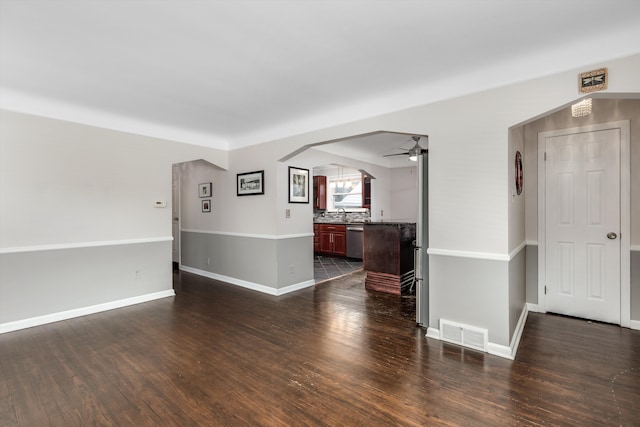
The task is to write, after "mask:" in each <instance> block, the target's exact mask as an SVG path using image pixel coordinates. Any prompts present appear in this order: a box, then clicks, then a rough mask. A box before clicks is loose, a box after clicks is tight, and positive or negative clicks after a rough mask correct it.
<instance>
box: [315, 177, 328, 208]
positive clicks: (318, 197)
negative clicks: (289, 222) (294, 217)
mask: <svg viewBox="0 0 640 427" xmlns="http://www.w3.org/2000/svg"><path fill="white" fill-rule="evenodd" d="M313 209H327V177H326V176H322V175H315V176H314V177H313Z"/></svg>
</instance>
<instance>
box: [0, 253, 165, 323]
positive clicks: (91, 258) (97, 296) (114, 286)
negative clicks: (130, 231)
mask: <svg viewBox="0 0 640 427" xmlns="http://www.w3.org/2000/svg"><path fill="white" fill-rule="evenodd" d="M136 270H139V271H140V275H139V278H136ZM172 289H173V281H172V272H171V241H162V242H153V243H139V244H118V245H112V246H94V247H84V248H71V249H54V250H35V251H25V252H13V253H4V254H1V255H0V325H1V324H5V323H9V322H17V321H24V320H26V319H31V318H36V317H40V316H47V315H53V314H57V313H61V312H65V311H71V310H78V309H83V308H86V307H89V306H94V305H99V304H106V303H111V302H115V301H119V300H124V299H128V298H135V297H140V296H143V295H149V294H154V293H157V292H162V291H172Z"/></svg>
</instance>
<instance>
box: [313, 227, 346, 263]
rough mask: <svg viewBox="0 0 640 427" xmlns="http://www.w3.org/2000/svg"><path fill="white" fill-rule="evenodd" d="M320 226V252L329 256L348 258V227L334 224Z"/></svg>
mask: <svg viewBox="0 0 640 427" xmlns="http://www.w3.org/2000/svg"><path fill="white" fill-rule="evenodd" d="M318 225H319V235H320V239H319V240H320V242H319V243H320V252H322V253H324V254H327V255H337V256H347V227H346V226H344V225H334V224H331V225H330V224H318Z"/></svg>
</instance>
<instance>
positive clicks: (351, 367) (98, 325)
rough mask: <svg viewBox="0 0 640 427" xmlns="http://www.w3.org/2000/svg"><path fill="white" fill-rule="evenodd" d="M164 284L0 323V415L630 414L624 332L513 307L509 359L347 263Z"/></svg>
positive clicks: (552, 418)
mask: <svg viewBox="0 0 640 427" xmlns="http://www.w3.org/2000/svg"><path fill="white" fill-rule="evenodd" d="M175 287H176V293H177V295H176V297H175V298H166V299H162V300H158V301H153V302H149V303H146V304H140V305H136V306H131V307H126V308H123V309H118V310H112V311H109V312H104V313H99V314H95V315H91V316H85V317H82V318H77V319H72V320H68V321H64V322H58V323H54V324H49V325H45V326H40V327H36V328H31V329H26V330H22V331H17V332H12V333H8V334H4V335H0V425H1V426H3V427H4V426H29V427H33V426H93V425H105V426H111V425H113V426H209V425H211V426H245V425H249V426H304V425H314V426H315V425H329V426H359V425H361V426H378V425H379V426H430V425H449V426H454V425H456V426H502V425H508V426H509V425H547V426H562V425H566V426H601V425H605V426H606V425H611V426H620V425H623V426H632V425H635V426H637V425H640V332H639V331H632V330H629V329H624V328H620V327H616V326H612V325H606V324H600V323H588V322H586V321H584V320H578V319H572V318H565V317H559V316H552V315H540V314H535V313H532V314H530V315H529V319H528V321H527V325H526V328H525V332H524V336H523V338H522V341H521V344H520V349H519V351H518V355H517V358H516V360H515V361H509V360H506V359H502V358H499V357H495V356H491V355H487V354H484V353H479V352H475V351H472V350H465V349H463V348H460V347H457V346H454V345H448V344H444V343H442V342H440V341H437V340H432V339H428V338H426V337H425V336H424V333H425V331H424V330H422V329H420V328H417V327H416V326H415V321H414V307H413V300H411V299H408V298H404V299H402V298H399V297H397V296H391V295H386V294H380V293H375V292H370V291H369V292H368V291H365V289H364V285H363V273H362V272H356V273H353V274H351V275H349V276H346V277H343V278H340V279H336V280H331V281H328V282H325V283H322V284H320V285H317V286H316V287H315V288H310V289H305V290H301V291H298V292H295V293H292V294H289V295H285V296H282V297H271V296H267V295H263V294H259V293H256V292H252V291H248V290H245V289H241V288H238V287H234V286H230V285H226V284H222V283H218V282H215V281H212V280H209V279H204V278H200V277H197V276H193V275H190V274H187V273H177V274H176V285H175Z"/></svg>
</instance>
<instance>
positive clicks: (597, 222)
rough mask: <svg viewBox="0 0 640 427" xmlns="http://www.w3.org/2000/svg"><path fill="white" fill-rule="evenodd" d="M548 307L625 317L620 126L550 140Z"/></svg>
mask: <svg viewBox="0 0 640 427" xmlns="http://www.w3.org/2000/svg"><path fill="white" fill-rule="evenodd" d="M544 165H545V182H546V188H545V194H546V196H545V197H546V213H545V215H546V219H545V221H546V232H545V234H546V236H545V242H546V243H545V264H546V278H545V279H546V284H545V285H546V298H545V303H546V311H549V312H554V313H560V314H567V315H571V316H577V317H582V318H587V319H593V320H600V321H605V322H610V323H617V324H619V323H620V238H619V235H620V129H608V130H602V131H594V132H582V133H575V134H570V135H562V136H553V137H548V138H547V139H546V161H545V162H544Z"/></svg>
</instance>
